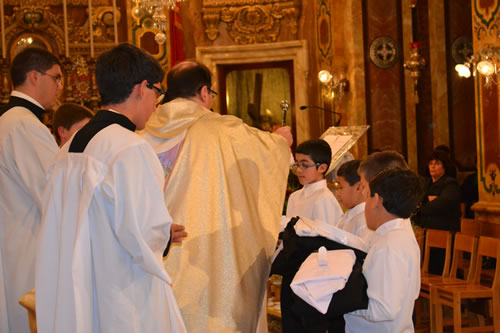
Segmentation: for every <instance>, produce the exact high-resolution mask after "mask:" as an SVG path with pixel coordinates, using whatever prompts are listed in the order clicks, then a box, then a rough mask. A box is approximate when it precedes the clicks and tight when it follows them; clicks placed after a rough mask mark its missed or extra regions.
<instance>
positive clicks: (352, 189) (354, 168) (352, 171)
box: [337, 160, 373, 244]
mask: <svg viewBox="0 0 500 333" xmlns="http://www.w3.org/2000/svg"><path fill="white" fill-rule="evenodd" d="M360 164H361V160H352V161H348V162H345V163H344V164H342V165H341V166H340V168H339V169H338V170H337V182H338V184H339V188H338V190H337V198H339V201H340V203H341V204H342V206H343V207H344V209H347V212H346V213H345V214H344V215H343V216H342V217H341V218H340V221H339V223H338V224H337V227H338V228H340V229H343V230H345V231H348V232H350V233H352V234H355V235H356V236H358V237H361V238H362V239H363V240H365V241H366V242H368V244H369V241H370V238H371V236H372V235H373V230H370V229H369V228H368V226H367V225H366V219H365V197H364V195H363V192H362V190H361V178H360V177H359V174H358V168H359V165H360Z"/></svg>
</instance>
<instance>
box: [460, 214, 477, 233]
mask: <svg viewBox="0 0 500 333" xmlns="http://www.w3.org/2000/svg"><path fill="white" fill-rule="evenodd" d="M460 232H461V233H463V234H467V235H472V236H477V237H479V235H480V233H481V223H480V222H479V221H477V220H474V219H467V218H464V217H463V218H461V219H460Z"/></svg>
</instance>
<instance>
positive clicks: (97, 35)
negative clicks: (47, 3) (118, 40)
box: [68, 6, 121, 43]
mask: <svg viewBox="0 0 500 333" xmlns="http://www.w3.org/2000/svg"><path fill="white" fill-rule="evenodd" d="M120 20H121V15H120V8H117V9H116V21H117V24H120ZM68 29H69V34H70V36H72V38H71V40H72V41H73V42H77V43H88V42H89V41H90V36H89V21H88V19H87V21H86V22H85V23H84V24H83V25H81V26H76V25H75V23H74V22H73V20H69V21H68ZM92 29H93V31H94V42H113V41H114V39H115V33H114V23H113V7H110V6H104V7H97V8H95V9H94V10H93V11H92Z"/></svg>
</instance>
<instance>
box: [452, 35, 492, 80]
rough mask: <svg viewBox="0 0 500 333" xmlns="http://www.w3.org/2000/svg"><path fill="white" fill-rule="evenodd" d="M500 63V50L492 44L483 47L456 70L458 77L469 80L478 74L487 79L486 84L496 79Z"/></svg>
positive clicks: (457, 66)
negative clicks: (499, 63)
mask: <svg viewBox="0 0 500 333" xmlns="http://www.w3.org/2000/svg"><path fill="white" fill-rule="evenodd" d="M499 61H500V48H499V47H497V46H494V45H491V44H485V45H482V46H481V47H480V49H479V51H478V52H476V53H474V54H473V55H471V56H470V57H469V58H467V61H466V62H464V63H463V64H457V65H456V66H455V70H456V71H457V73H458V76H460V77H465V78H468V77H470V75H471V72H472V75H473V76H476V72H477V73H479V74H481V75H483V76H484V77H485V79H486V80H485V84H488V83H490V82H491V80H493V81H494V82H496V81H495V80H494V79H495V78H496V74H497V65H496V63H497V62H499Z"/></svg>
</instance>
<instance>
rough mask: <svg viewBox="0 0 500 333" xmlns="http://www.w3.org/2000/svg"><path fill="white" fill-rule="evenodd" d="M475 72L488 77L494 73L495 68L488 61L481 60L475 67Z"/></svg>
mask: <svg viewBox="0 0 500 333" xmlns="http://www.w3.org/2000/svg"><path fill="white" fill-rule="evenodd" d="M476 69H477V71H478V72H479V73H480V74H482V75H485V76H490V75H492V74H493V73H495V66H494V65H493V63H492V62H491V61H490V60H481V61H480V62H478V63H477V65H476Z"/></svg>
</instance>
